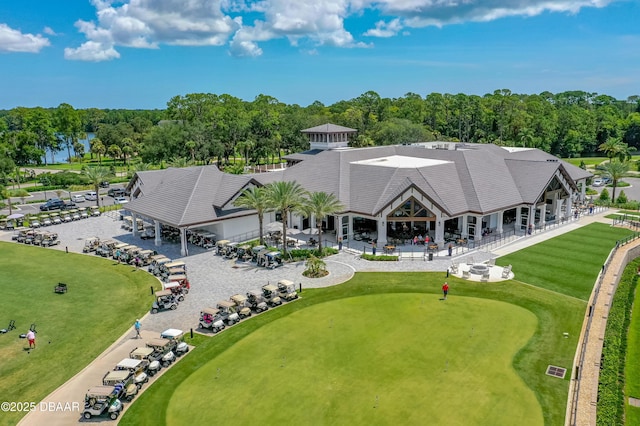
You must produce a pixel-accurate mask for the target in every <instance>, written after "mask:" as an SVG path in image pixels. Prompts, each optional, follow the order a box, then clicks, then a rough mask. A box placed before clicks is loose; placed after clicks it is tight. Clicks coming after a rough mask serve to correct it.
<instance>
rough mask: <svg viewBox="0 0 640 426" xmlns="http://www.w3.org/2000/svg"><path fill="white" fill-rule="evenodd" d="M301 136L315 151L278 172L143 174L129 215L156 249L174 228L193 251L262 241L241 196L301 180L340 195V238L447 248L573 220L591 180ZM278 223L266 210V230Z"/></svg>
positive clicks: (487, 158) (492, 157) (333, 130)
mask: <svg viewBox="0 0 640 426" xmlns="http://www.w3.org/2000/svg"><path fill="white" fill-rule="evenodd" d="M302 132H303V133H305V134H306V135H308V138H309V143H310V149H309V150H308V151H305V152H302V153H297V154H292V155H289V156H287V157H285V159H286V160H287V167H286V168H284V169H280V170H276V171H270V172H267V173H254V174H244V175H231V174H227V173H223V172H221V171H220V170H219V169H218V167H217V166H215V165H210V166H197V167H188V168H179V169H176V168H169V169H166V170H155V171H141V172H138V173H136V175H135V176H134V177H133V179H132V180H131V182H130V183H129V187H128V189H129V190H130V191H131V201H130V202H129V204H128V205H127V209H128V210H129V211H130V212H131V214H132V215H133V216H134V217H135V218H142V219H144V220H145V221H147V222H148V224H149V226H151V225H153V226H155V231H156V232H155V235H156V237H155V238H156V244H158V245H159V244H161V229H162V228H163V227H164V228H170V229H174V230H175V232H176V234H178V235H179V237H180V241H181V244H182V254H183V255H187V254H188V236H189V234H190V233H193V232H207V233H214V234H216V236H217V238H218V239H228V240H234V241H245V240H249V239H253V238H256V237H257V236H258V219H257V214H256V212H255V211H253V210H248V209H243V208H238V207H236V206H235V205H234V201H235V200H236V198H237V197H238V196H239V195H240V194H241V193H242V191H243V190H244V189H246V188H249V187H251V186H262V185H267V184H269V183H271V182H274V181H279V180H285V181H297V182H298V183H299V184H300V185H301V186H302V187H303V188H304V189H305V190H307V191H309V192H315V191H324V192H328V193H333V194H335V195H336V197H337V198H339V200H340V202H341V203H342V204H343V205H344V210H343V211H341V212H338V213H337V214H335V215H334V216H329V217H326V218H323V229H325V230H326V231H328V232H329V234H330V235H331V236H332V238H334V236H333V234H335V239H336V241H337V240H338V239H342V240H343V241H348V240H376V241H377V243H378V245H379V246H382V245H383V244H386V243H393V244H402V243H406V242H408V241H410V240H413V239H414V238H416V237H420V239H426V237H427V236H428V237H429V240H430V241H433V242H435V243H437V244H438V245H439V246H440V247H443V246H444V244H446V243H447V242H449V241H461V240H462V241H467V240H474V241H478V240H481V239H482V238H486V237H487V236H489V235H495V234H502V233H503V232H506V231H513V232H526V230H527V229H531V228H532V227H543V226H545V224H547V223H550V222H555V221H562V220H564V219H567V218H568V217H569V216H570V215H571V214H572V213H573V208H574V206H576V205H579V204H581V203H583V202H584V201H585V189H586V180H587V179H588V178H590V177H591V176H592V175H591V173H589V172H587V171H585V170H583V169H580V168H579V167H576V166H573V165H571V164H569V163H567V162H565V161H562V160H560V159H558V158H557V157H555V156H553V155H550V154H547V153H545V152H543V151H540V150H538V149H534V148H514V147H500V146H497V145H492V144H468V143H454V142H428V143H418V144H410V145H392V146H380V147H369V148H350V147H349V146H348V142H349V140H350V138H352V137H353V136H354V135H355V134H356V133H357V131H356V130H354V129H349V128H346V127H342V126H337V125H333V124H325V125H322V126H317V127H313V128H310V129H306V130H303V131H302ZM278 219H279V217H278V213H270V214H267V215H266V217H265V224H266V223H269V222H271V221H275V220H278ZM288 219H289V221H288V224H289V227H290V228H297V229H298V230H300V231H303V230H306V229H309V228H310V227H312V226H315V218H305V217H302V216H297V215H295V214H292V216H291V217H289V218H288ZM134 223H135V221H134ZM134 228H135V227H134ZM136 232H138V231H137V230H135V229H134V233H136Z"/></svg>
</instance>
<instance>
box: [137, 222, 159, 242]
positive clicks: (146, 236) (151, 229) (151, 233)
mask: <svg viewBox="0 0 640 426" xmlns="http://www.w3.org/2000/svg"><path fill="white" fill-rule="evenodd" d="M155 237H156V228H155V226H154V225H147V226H145V227H144V231H142V233H141V234H140V238H142V239H143V240H152V239H154V238H155Z"/></svg>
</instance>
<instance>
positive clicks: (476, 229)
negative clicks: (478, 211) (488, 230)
mask: <svg viewBox="0 0 640 426" xmlns="http://www.w3.org/2000/svg"><path fill="white" fill-rule="evenodd" d="M475 218H476V226H475V227H474V228H473V233H474V235H473V240H474V241H480V240H481V239H482V216H476V217H475Z"/></svg>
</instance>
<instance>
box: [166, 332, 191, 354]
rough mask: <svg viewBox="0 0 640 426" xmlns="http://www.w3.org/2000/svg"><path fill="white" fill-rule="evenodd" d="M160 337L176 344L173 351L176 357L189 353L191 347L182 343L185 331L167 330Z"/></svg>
mask: <svg viewBox="0 0 640 426" xmlns="http://www.w3.org/2000/svg"><path fill="white" fill-rule="evenodd" d="M160 337H161V338H163V339H167V340H170V341H171V342H173V343H174V345H175V346H174V347H173V349H171V350H172V351H173V353H174V354H176V356H181V355H184V354H186V353H187V352H189V345H187V344H186V343H185V342H183V341H182V338H183V337H184V331H182V330H179V329H177V328H167V329H166V330H164V331H163V332H162V333H160Z"/></svg>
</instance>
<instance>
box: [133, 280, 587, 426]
mask: <svg viewBox="0 0 640 426" xmlns="http://www.w3.org/2000/svg"><path fill="white" fill-rule="evenodd" d="M443 279H444V274H442V273H424V272H421V273H357V274H356V275H355V276H354V278H353V279H351V280H350V281H348V282H346V283H344V284H342V285H338V286H334V287H329V288H322V289H309V290H305V291H304V292H303V294H302V296H303V298H302V299H300V300H298V301H296V302H294V303H290V304H287V305H285V306H282V307H280V308H277V309H271V310H269V311H268V312H266V313H264V314H261V315H259V316H257V317H253V318H251V319H249V320H247V321H243V322H242V323H240V324H239V325H237V326H234V327H232V328H230V329H227V330H225V331H224V332H223V333H221V334H219V335H216V336H214V337H204V336H199V335H196V336H195V337H194V339H193V340H192V341H190V343H193V344H196V345H197V347H196V349H195V350H193V351H191V353H190V354H189V355H188V356H187V357H186V358H185V359H183V360H182V361H180V363H179V364H178V365H176V366H175V367H173V368H172V369H171V370H169V371H167V372H166V373H165V374H164V375H163V376H162V377H161V378H159V379H158V381H157V382H156V383H154V385H153V386H151V387H150V388H149V389H148V390H147V391H146V392H145V393H144V394H142V395H141V396H140V397H138V399H137V401H136V402H135V403H134V404H133V405H132V406H131V407H130V408H129V410H128V411H127V413H126V414H125V415H124V416H123V417H122V419H121V420H120V425H146V424H172V425H173V424H175V425H183V424H203V423H204V424H206V423H208V422H210V423H213V422H220V421H223V420H221V419H227V420H229V421H231V420H230V419H233V423H234V424H269V425H271V424H273V425H276V424H368V423H372V424H396V423H403V424H419V425H423V424H433V425H439V424H442V425H450V424H464V425H487V424H518V423H523V424H536V425H540V424H545V425H549V426H551V425H558V424H562V423H563V420H564V414H565V408H566V401H567V392H568V385H569V381H568V379H566V380H561V379H557V378H552V377H549V376H546V375H545V374H544V371H545V369H546V367H547V365H548V364H553V365H559V366H563V367H567V368H571V365H572V361H573V355H574V352H575V348H576V344H577V338H578V335H579V332H580V325H581V321H582V315H583V314H584V310H585V307H586V303H585V302H584V301H581V300H577V299H575V298H572V297H567V296H563V295H561V294H557V293H552V292H549V291H546V290H543V289H539V288H536V287H533V286H527V285H523V284H520V283H518V282H515V281H507V282H502V283H491V284H479V283H474V282H468V281H464V280H460V279H456V278H453V277H450V278H449V284H450V287H451V290H450V297H449V300H447V301H446V302H443V301H440V300H439V299H440V297H441V293H440V286H441V285H442V281H443ZM360 315H363V316H364V319H363V320H360V319H359V317H360ZM476 323H477V324H478V325H477V329H476V326H475V325H474V324H476ZM472 327H473V331H472V330H471V328H472ZM563 332H568V333H569V336H570V337H569V338H563V336H562V333H563ZM447 361H448V364H447ZM218 369H220V370H218ZM445 369H447V372H446V373H445V372H444V370H445ZM514 372H515V373H514ZM216 377H217V378H216ZM445 379H446V380H445ZM525 386H526V387H525ZM376 396H378V399H377V400H376ZM534 398H535V400H534ZM514 401H515V402H514ZM374 406H375V407H376V408H375V409H374V408H373V407H374ZM187 407H189V409H188V411H185V409H186V408H187ZM285 413H286V414H285ZM503 416H504V417H503ZM343 419H344V420H343ZM207 420H208V422H207ZM224 421H226V420H224Z"/></svg>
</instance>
